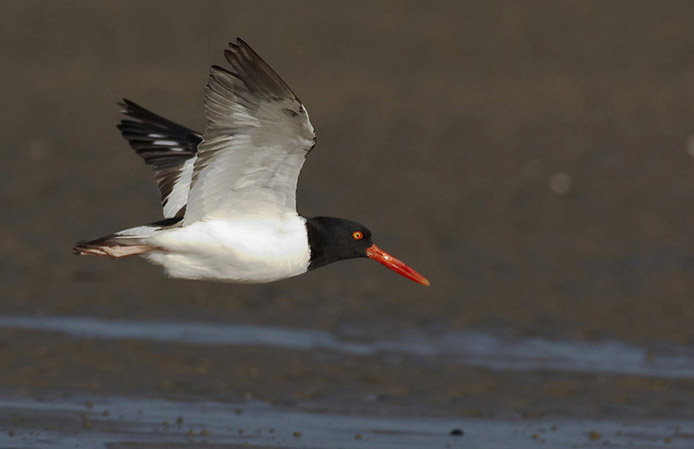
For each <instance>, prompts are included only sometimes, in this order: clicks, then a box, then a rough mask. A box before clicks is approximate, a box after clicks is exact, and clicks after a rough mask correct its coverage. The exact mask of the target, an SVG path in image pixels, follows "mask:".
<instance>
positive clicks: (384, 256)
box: [306, 217, 429, 285]
mask: <svg viewBox="0 0 694 449" xmlns="http://www.w3.org/2000/svg"><path fill="white" fill-rule="evenodd" d="M306 229H307V231H308V244H309V246H310V248H311V262H310V264H309V266H308V269H309V270H313V269H315V268H318V267H322V266H323V265H327V264H329V263H333V262H337V261H338V260H343V259H354V258H355V257H368V258H369V259H373V260H375V261H377V262H379V263H382V264H383V265H385V266H386V267H388V268H390V269H391V270H393V271H395V272H396V273H399V274H401V275H403V276H405V277H406V278H408V279H412V280H413V281H415V282H419V283H420V284H422V285H429V281H428V280H427V278H425V277H424V276H422V275H421V274H419V273H417V272H416V271H415V270H413V269H412V268H410V267H409V266H407V264H405V263H404V262H402V261H401V260H398V259H396V258H395V257H393V256H391V255H390V254H388V253H387V252H385V251H383V250H382V249H381V248H379V247H378V246H376V245H374V243H373V242H372V241H371V231H369V230H368V229H367V228H366V226H364V225H360V224H359V223H355V222H353V221H349V220H344V219H342V218H334V217H313V218H306Z"/></svg>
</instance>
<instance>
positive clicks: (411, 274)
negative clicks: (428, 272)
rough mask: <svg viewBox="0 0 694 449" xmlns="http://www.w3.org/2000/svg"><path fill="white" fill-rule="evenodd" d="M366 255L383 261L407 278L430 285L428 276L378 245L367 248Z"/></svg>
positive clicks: (377, 260)
mask: <svg viewBox="0 0 694 449" xmlns="http://www.w3.org/2000/svg"><path fill="white" fill-rule="evenodd" d="M366 255H367V256H368V257H369V259H373V260H375V261H376V262H380V263H382V264H383V265H385V266H386V267H388V268H390V269H391V270H393V271H395V272H396V273H398V274H401V275H403V276H405V277H406V278H407V279H411V280H413V281H415V282H419V283H420V284H422V285H426V286H427V287H428V286H429V280H427V278H425V277H424V276H422V275H421V274H419V273H417V272H416V271H415V270H413V269H412V268H410V267H408V266H407V265H406V264H405V262H403V261H402V260H399V259H396V258H395V257H393V256H391V255H390V254H388V253H387V252H385V251H383V250H382V249H381V248H379V247H378V246H376V245H372V246H370V247H369V248H367V249H366Z"/></svg>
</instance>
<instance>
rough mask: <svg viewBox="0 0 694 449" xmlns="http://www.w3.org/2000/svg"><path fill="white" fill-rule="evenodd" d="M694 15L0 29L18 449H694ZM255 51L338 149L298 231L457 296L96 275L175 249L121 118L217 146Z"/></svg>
mask: <svg viewBox="0 0 694 449" xmlns="http://www.w3.org/2000/svg"><path fill="white" fill-rule="evenodd" d="M693 15H694V6H693V5H692V4H691V3H690V2H674V1H673V2H667V3H657V2H645V1H643V2H642V1H624V2H620V1H614V2H609V3H605V2H588V1H586V2H554V1H530V2H522V3H519V2H515V1H506V2H504V1H502V2H475V3H465V4H456V3H446V2H440V3H439V2H434V3H430V2H427V3H419V2H377V3H373V2H349V3H345V4H334V3H308V2H307V3H295V2H292V3H289V2H287V3H256V2H221V1H220V2H216V1H205V2H196V3H187V2H177V1H176V2H166V3H158V2H148V3H142V2H135V1H126V2H113V3H107V4H97V3H91V2H80V1H66V2H59V3H45V2H32V1H26V2H4V3H2V4H0V33H1V34H0V38H1V39H0V41H1V42H2V43H1V44H0V58H1V60H2V69H3V70H2V74H1V75H0V77H1V79H2V83H0V93H1V97H0V98H2V99H3V105H2V107H1V108H0V123H1V124H2V125H0V129H1V130H2V137H3V139H2V142H3V143H2V145H3V148H2V151H0V163H1V165H2V167H3V169H2V176H0V214H1V215H2V219H1V220H0V251H1V252H2V255H3V257H2V258H0V367H2V369H0V447H6V446H7V447H75V446H77V445H79V446H80V447H111V448H114V447H188V446H190V445H193V444H198V443H202V441H203V440H204V441H207V442H208V445H209V446H210V447H235V446H239V447H241V446H243V445H244V444H246V443H248V444H249V445H251V446H252V447H326V448H327V447H373V448H379V447H446V446H447V445H449V446H450V447H476V448H485V447H489V448H494V447H519V448H522V447H526V446H527V447H530V446H533V447H534V446H537V445H544V446H547V447H588V446H591V447H592V446H595V445H606V446H608V447H610V446H612V447H628V446H629V445H630V444H631V445H632V446H633V447H692V446H694V441H693V440H692V434H694V429H693V426H694V424H693V423H694V373H693V371H692V360H694V356H693V355H692V351H693V349H692V342H693V341H694V326H692V324H691V323H693V322H694V302H693V301H692V292H693V291H694V252H693V250H692V248H694V241H693V240H692V232H691V228H692V223H694V208H693V207H692V204H694V164H692V162H693V161H692V155H693V154H694V150H693V149H692V148H693V147H692V136H693V135H694V59H693V58H692V56H691V55H692V51H691V50H692V48H694V34H692V32H691V17H692V16H693ZM236 36H241V37H242V38H244V39H245V40H246V41H248V42H249V43H250V44H251V45H252V46H253V47H254V48H255V49H256V50H257V51H258V52H259V53H260V54H261V55H262V56H263V57H264V58H265V59H267V61H268V62H270V64H271V65H272V66H273V67H275V68H276V69H277V71H278V72H279V73H280V74H281V75H282V76H283V78H284V79H285V80H286V81H287V82H288V83H289V85H290V86H292V88H293V89H294V91H295V92H296V93H297V95H298V96H299V97H300V98H301V99H302V100H303V102H304V103H305V104H306V106H307V109H308V111H309V113H310V114H311V120H312V123H313V125H314V126H315V128H316V129H317V132H318V145H317V148H316V150H315V151H313V152H312V153H311V157H310V158H309V159H308V162H307V164H306V167H305V169H304V170H303V172H302V176H301V179H300V183H299V184H300V185H299V192H298V194H299V196H298V205H299V210H300V212H301V213H303V214H305V215H309V216H312V215H335V216H343V217H349V218H352V219H355V220H357V221H360V222H363V223H365V224H366V225H367V226H369V227H370V228H371V230H372V231H373V232H374V235H375V240H376V242H377V243H378V244H379V246H381V247H383V248H384V249H386V250H387V251H389V252H392V253H393V254H394V255H395V256H397V257H399V258H401V259H403V260H404V261H406V262H407V263H409V264H411V265H412V266H413V267H415V268H416V269H417V270H419V271H421V272H422V273H423V274H424V275H426V276H427V277H428V278H429V279H430V280H431V282H432V286H431V287H429V288H423V287H420V286H417V285H415V284H413V283H411V282H408V281H407V280H405V279H402V278H401V277H399V276H397V275H394V274H393V273H391V272H388V271H387V270H385V269H383V267H381V266H378V265H377V264H373V263H369V262H368V261H361V260H360V261H346V262H342V263H339V264H335V265H333V266H329V267H325V268H321V269H320V270H317V271H315V272H312V273H309V274H307V275H305V276H301V277H298V278H295V279H289V280H286V281H282V282H278V283H274V284H267V285H260V286H249V285H230V284H213V283H205V282H188V281H180V280H171V279H166V278H165V277H164V276H163V275H162V274H161V272H160V271H159V269H158V268H157V267H153V266H150V265H147V264H146V263H145V262H143V261H141V260H122V261H116V262H111V261H103V260H96V259H89V258H78V257H74V256H73V255H72V254H71V252H70V248H71V246H72V244H73V243H74V242H75V241H77V240H80V239H84V238H90V237H97V236H99V235H104V234H107V233H110V232H113V231H115V230H118V229H122V228H125V227H128V226H133V225H137V224H141V223H144V222H152V221H156V220H158V219H159V218H160V210H159V207H158V197H157V192H156V188H155V186H154V183H153V182H152V179H151V174H150V172H149V170H148V168H147V167H145V166H144V164H142V163H141V161H139V160H138V158H137V157H136V156H135V155H134V154H132V151H131V150H130V149H129V148H128V146H127V145H126V144H125V142H124V141H123V140H122V138H121V137H120V136H119V134H118V132H117V130H116V129H115V126H114V125H115V124H116V123H117V122H118V120H119V119H120V116H119V112H118V108H117V106H116V105H115V102H116V101H118V100H119V99H120V98H121V97H127V98H129V99H132V100H133V101H136V102H138V103H140V104H142V105H143V106H145V107H147V108H150V109H152V110H153V111H154V112H157V113H160V114H162V115H164V116H166V117H167V118H170V119H172V120H175V121H178V122H180V123H182V124H184V125H186V126H189V127H192V128H194V129H202V128H203V125H204V123H203V114H202V88H203V86H204V83H205V81H206V78H207V69H208V67H209V66H210V65H211V64H220V63H222V61H223V58H222V54H221V50H222V48H223V47H224V45H225V43H226V42H228V41H230V40H232V39H234V38H235V37H236ZM87 403H91V404H93V406H92V407H91V408H90V407H87V406H86V404H87ZM107 409H108V410H110V411H111V413H110V415H108V416H107V415H103V413H104V411H105V410H107ZM236 410H242V413H241V414H236ZM138 411H141V412H139V413H138ZM121 416H122V418H121ZM179 416H181V417H183V418H184V424H183V425H181V426H178V425H176V424H175V421H176V419H177V418H178V417H179ZM250 417H252V418H250ZM164 421H168V422H169V425H168V428H166V429H165V428H164V425H163V422H164ZM326 422H328V423H329V424H326ZM88 423H91V424H88ZM420 426H421V427H420ZM553 426H556V429H554V430H553ZM229 427H231V429H229ZM241 427H243V429H244V433H243V434H242V435H239V434H238V430H239V429H240V428H241ZM270 428H274V429H276V433H275V435H274V436H273V435H271V434H270V433H269V429H270ZM454 428H460V429H461V430H462V431H463V432H464V435H462V436H457V437H456V436H451V435H449V433H450V431H451V430H453V429H454ZM191 429H192V430H193V433H194V434H191V435H188V432H190V430H191ZM203 429H207V430H208V431H209V434H208V435H200V433H201V432H202V430H203ZM258 432H259V433H258ZM294 432H299V433H300V436H297V437H295V436H294V434H293V433H294ZM257 433H258V435H259V436H257V437H256V436H255V435H256V434H257ZM250 434H252V435H254V437H253V438H251V437H249V436H248V435H250ZM357 434H359V435H361V439H357V437H356V435H357ZM524 445H525V446H524Z"/></svg>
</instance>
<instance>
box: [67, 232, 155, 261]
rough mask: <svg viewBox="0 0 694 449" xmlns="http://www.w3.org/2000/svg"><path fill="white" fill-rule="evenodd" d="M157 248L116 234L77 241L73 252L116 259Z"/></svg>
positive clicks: (80, 254)
mask: <svg viewBox="0 0 694 449" xmlns="http://www.w3.org/2000/svg"><path fill="white" fill-rule="evenodd" d="M154 249H157V247H156V246H153V245H149V244H147V243H142V242H139V241H138V240H137V239H133V238H125V237H123V236H119V235H117V234H114V235H109V236H106V237H101V238H98V239H95V240H82V241H80V242H77V244H76V245H75V247H74V248H73V252H74V253H75V254H77V255H79V256H101V257H110V258H112V259H118V258H121V257H127V256H136V255H138V254H143V253H146V252H148V251H152V250H154Z"/></svg>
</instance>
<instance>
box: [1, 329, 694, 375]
mask: <svg viewBox="0 0 694 449" xmlns="http://www.w3.org/2000/svg"><path fill="white" fill-rule="evenodd" d="M2 327H6V328H20V329H33V330H44V331H55V332H62V333H66V334H68V335H71V336H74V337H80V338H101V339H137V340H153V341H169V342H178V343H194V344H203V345H232V346H238V345H263V346H273V347H280V348H292V349H302V350H308V349H328V350H331V351H336V352H344V353H350V354H355V355H378V354H390V355H410V356H434V355H443V356H446V360H447V362H448V363H457V364H463V365H468V366H478V367H484V368H488V369H492V370H518V371H532V370H557V371H572V372H578V373H610V374H632V375H639V376H657V377H665V378H694V348H691V347H688V346H684V345H677V344H660V345H655V344H654V345H651V346H636V345H633V344H629V343H624V342H620V341H617V340H609V339H603V340H598V341H572V340H566V339H548V338H541V337H521V336H515V335H508V334H501V333H499V332H497V333H493V332H492V331H483V330H476V331H460V332H455V331H450V332H445V333H443V332H437V333H424V332H415V331H410V332H407V333H403V334H400V335H396V336H394V337H391V338H387V339H384V340H374V341H369V342H360V343H354V342H350V341H346V340H343V339H340V338H338V337H336V336H334V335H332V334H330V333H327V332H321V331H317V330H313V329H296V328H294V329H292V328H281V327H271V326H253V325H245V324H231V323H230V324H210V323H191V322H166V321H139V322H138V321H125V320H104V319H97V318H88V317H49V316H43V317H22V316H0V328H2Z"/></svg>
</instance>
